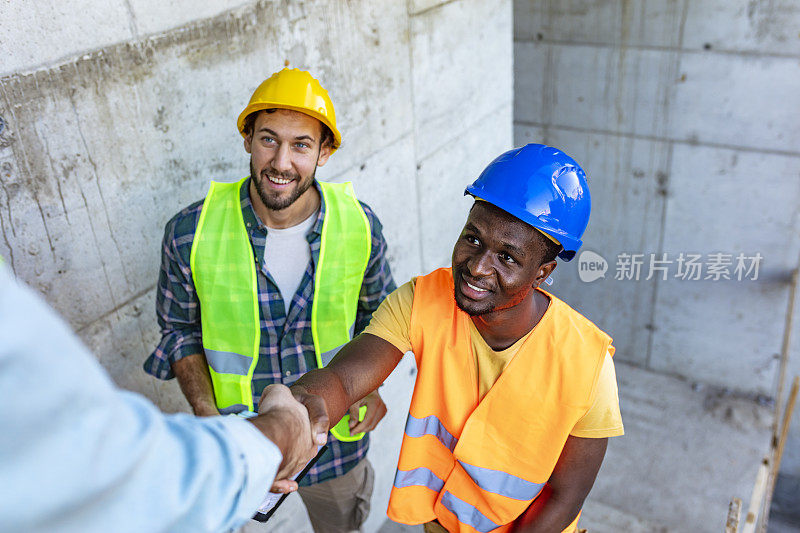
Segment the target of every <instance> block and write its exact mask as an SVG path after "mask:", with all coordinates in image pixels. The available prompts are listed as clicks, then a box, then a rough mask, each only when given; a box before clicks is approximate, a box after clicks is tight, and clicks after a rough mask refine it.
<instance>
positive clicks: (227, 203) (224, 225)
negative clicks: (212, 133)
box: [189, 178, 372, 441]
mask: <svg viewBox="0 0 800 533" xmlns="http://www.w3.org/2000/svg"><path fill="white" fill-rule="evenodd" d="M246 179H247V178H244V179H242V180H241V181H239V182H238V183H217V182H211V188H210V189H209V191H208V195H207V196H206V199H205V201H204V202H203V210H202V211H201V213H200V220H199V221H198V223H197V230H196V232H195V236H194V241H193V242H192V252H191V256H190V262H189V264H190V266H191V269H192V279H193V280H194V285H195V289H196V291H197V296H198V299H199V300H200V308H201V313H200V317H201V318H200V320H201V324H202V332H203V350H204V351H205V355H206V359H207V361H208V367H209V368H208V370H209V373H210V374H211V382H212V383H213V385H214V396H215V397H216V402H217V407H218V408H219V410H220V412H221V413H223V414H229V413H236V412H241V411H245V410H248V411H253V410H254V409H253V396H252V392H251V382H252V379H253V371H254V370H255V368H256V362H257V361H258V348H259V343H260V340H261V327H260V324H259V304H258V286H257V283H256V271H257V269H258V268H259V265H257V264H256V260H255V257H254V255H253V248H252V245H251V243H250V239H249V237H248V234H247V230H246V229H245V226H244V219H243V218H242V206H241V200H240V189H241V187H242V184H243V183H244V181H245V180H246ZM319 185H320V189H321V190H322V197H323V201H324V202H325V219H324V221H323V223H322V243H321V246H320V250H319V259H318V260H317V265H316V271H315V274H314V299H313V302H312V306H311V332H312V335H313V339H314V352H315V354H316V359H317V365H318V366H319V367H320V368H321V367H323V366H325V365H327V364H328V363H329V362H330V361H331V359H333V356H334V355H336V353H337V352H338V351H339V349H341V347H342V346H344V345H345V344H346V343H347V342H349V341H350V339H351V338H352V336H353V328H354V326H355V320H356V310H357V306H358V296H359V293H360V292H361V284H362V282H363V279H364V273H365V272H366V269H367V263H368V262H369V255H370V250H371V244H372V237H371V232H370V226H369V221H368V220H367V216H366V214H365V213H364V210H363V209H362V208H361V204H359V202H358V200H357V199H356V196H355V193H354V192H353V185H352V183H350V182H347V183H325V182H319ZM288 297H290V298H291V296H288ZM363 413H364V408H363V407H362V410H361V413H360V416H359V418H363V416H364V414H363ZM348 424H349V417H348V416H345V417H344V418H343V419H342V420H341V421H340V422H339V423H338V424H336V426H334V427H333V428H331V432H332V433H333V435H334V436H335V437H336V438H337V439H339V440H344V441H355V440H359V439H361V438H362V437H363V436H364V434H363V433H358V434H356V435H350V430H349V425H348Z"/></svg>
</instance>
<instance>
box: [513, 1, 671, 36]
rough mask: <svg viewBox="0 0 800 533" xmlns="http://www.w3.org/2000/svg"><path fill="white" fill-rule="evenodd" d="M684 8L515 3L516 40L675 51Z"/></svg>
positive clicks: (654, 4) (659, 4)
mask: <svg viewBox="0 0 800 533" xmlns="http://www.w3.org/2000/svg"><path fill="white" fill-rule="evenodd" d="M682 12H683V2H679V1H677V0H657V1H649V2H596V1H594V0H567V1H548V2H532V1H530V2H529V1H526V2H521V1H518V2H515V3H514V39H515V40H517V41H541V40H546V41H558V42H568V43H593V44H596V45H627V46H659V47H669V46H676V45H677V43H678V41H679V35H680V19H681V14H682Z"/></svg>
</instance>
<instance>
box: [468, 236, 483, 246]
mask: <svg viewBox="0 0 800 533" xmlns="http://www.w3.org/2000/svg"><path fill="white" fill-rule="evenodd" d="M464 240H465V241H467V242H468V243H470V244H472V245H473V246H480V244H481V241H479V240H478V238H477V237H475V236H473V235H465V236H464Z"/></svg>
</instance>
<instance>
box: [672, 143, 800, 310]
mask: <svg viewBox="0 0 800 533" xmlns="http://www.w3.org/2000/svg"><path fill="white" fill-rule="evenodd" d="M668 186H669V191H668V202H667V210H666V218H665V221H664V224H665V232H664V251H665V252H669V253H678V252H698V251H700V252H706V253H708V252H716V251H720V252H725V253H733V254H737V253H745V254H755V253H756V252H760V253H761V254H762V255H763V256H764V261H763V264H762V265H761V267H762V268H761V276H760V277H761V278H762V279H764V278H766V279H767V280H768V281H776V280H779V281H786V280H787V277H788V274H789V271H790V270H791V269H793V268H794V266H795V262H796V261H797V250H798V246H800V242H799V240H798V239H800V237H799V236H798V235H797V234H796V233H795V232H796V230H797V227H798V219H799V218H800V213H798V210H797V208H798V205H800V158H799V157H796V156H783V155H771V154H763V153H758V152H737V151H734V150H726V149H717V148H708V147H702V146H689V145H678V146H675V148H674V154H673V156H672V173H671V175H670V177H669V185H668ZM781 312H783V311H781Z"/></svg>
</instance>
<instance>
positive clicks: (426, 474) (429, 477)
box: [394, 467, 444, 492]
mask: <svg viewBox="0 0 800 533" xmlns="http://www.w3.org/2000/svg"><path fill="white" fill-rule="evenodd" d="M412 485H413V486H420V487H428V488H429V489H431V490H432V491H434V492H439V491H440V490H442V487H444V481H443V480H442V479H439V477H438V476H437V475H436V474H434V473H433V472H431V471H430V470H428V469H427V468H424V467H420V468H415V469H413V470H400V469H399V468H398V469H397V474H395V476H394V486H395V487H397V488H398V489H402V488H403V487H411V486H412Z"/></svg>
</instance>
